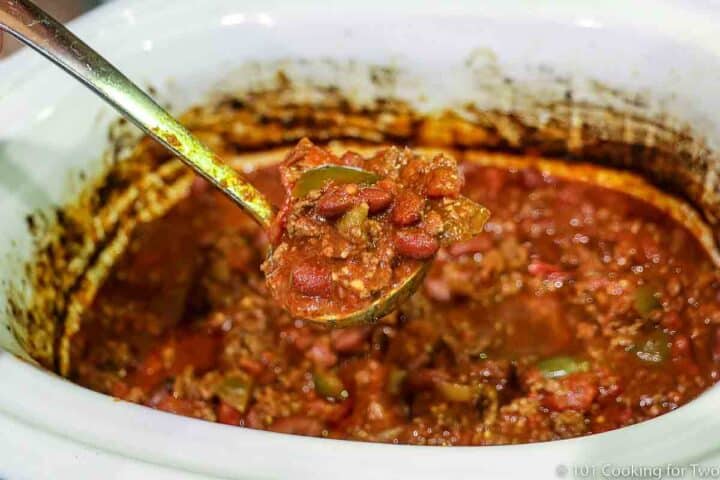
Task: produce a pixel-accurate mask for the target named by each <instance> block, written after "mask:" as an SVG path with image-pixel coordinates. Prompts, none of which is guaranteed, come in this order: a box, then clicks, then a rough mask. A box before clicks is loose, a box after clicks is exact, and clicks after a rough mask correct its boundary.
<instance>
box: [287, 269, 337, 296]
mask: <svg viewBox="0 0 720 480" xmlns="http://www.w3.org/2000/svg"><path fill="white" fill-rule="evenodd" d="M292 285H293V287H294V288H295V289H296V290H297V291H299V292H300V293H302V294H303V295H308V296H317V297H326V296H328V295H330V293H331V292H332V274H331V273H330V270H329V269H328V268H327V267H324V266H322V265H317V264H315V263H301V264H300V265H298V266H297V267H295V270H293V272H292Z"/></svg>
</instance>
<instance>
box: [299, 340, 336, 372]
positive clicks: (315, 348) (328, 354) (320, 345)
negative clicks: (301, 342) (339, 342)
mask: <svg viewBox="0 0 720 480" xmlns="http://www.w3.org/2000/svg"><path fill="white" fill-rule="evenodd" d="M305 356H306V357H307V358H309V359H310V360H312V362H313V364H315V366H317V367H322V368H328V367H332V366H333V365H335V364H336V363H337V360H338V358H337V355H335V352H333V351H332V349H331V348H330V345H329V344H328V343H327V341H324V339H323V338H320V339H318V340H316V341H315V343H313V345H312V347H310V349H309V350H308V351H307V353H306V354H305Z"/></svg>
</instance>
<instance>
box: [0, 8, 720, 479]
mask: <svg viewBox="0 0 720 480" xmlns="http://www.w3.org/2000/svg"><path fill="white" fill-rule="evenodd" d="M201 3H202V5H201ZM719 25H720V11H718V10H717V9H715V8H711V7H710V6H709V5H707V4H704V3H701V2H697V3H692V4H682V5H681V4H680V3H679V2H671V1H668V2H660V1H658V2H640V3H632V4H628V3H625V2H615V1H608V2H603V3H602V4H600V3H597V2H592V1H579V2H572V3H566V2H561V3H557V2H524V1H516V2H499V1H486V2H482V3H476V2H470V1H462V2H452V3H448V2H410V1H397V2H374V1H369V2H363V3H361V4H356V3H350V2H330V3H328V2H318V1H305V2H288V1H280V0H278V1H264V2H259V1H253V0H249V1H245V2H236V1H232V0H213V1H209V2H193V1H190V0H177V1H175V2H164V1H160V0H142V1H141V0H118V1H116V2H113V3H110V4H108V5H105V6H103V7H101V8H99V9H97V10H95V11H93V12H91V13H89V14H87V15H86V16H84V17H82V18H81V19H79V20H77V21H75V22H73V23H72V25H71V28H72V29H73V30H74V31H75V32H76V33H77V34H79V36H81V37H82V38H83V39H85V40H87V41H88V43H90V44H91V45H93V46H94V47H95V48H97V49H98V50H99V51H100V52H101V53H103V54H104V55H106V56H107V58H108V59H109V60H110V61H112V62H113V63H115V64H116V65H117V66H118V67H120V68H121V69H122V70H124V71H125V72H127V73H128V74H129V76H130V77H131V78H133V79H134V80H135V81H136V82H138V83H139V84H140V85H142V86H145V87H151V88H152V91H153V92H154V94H155V95H156V96H157V97H158V98H159V99H161V100H162V101H163V102H166V103H167V104H168V105H169V106H170V107H171V108H172V109H173V111H177V112H181V111H182V110H183V109H185V108H186V107H188V106H190V105H193V104H198V103H202V102H204V101H208V99H211V98H213V97H216V96H217V95H219V94H222V93H223V92H230V91H237V90H241V89H260V88H262V87H263V85H267V84H268V82H272V81H275V80H276V77H277V72H278V71H279V70H282V71H283V72H285V73H286V74H287V75H289V76H290V77H292V78H293V80H294V81H296V82H298V83H302V84H304V85H309V86H332V87H333V88H335V89H338V90H339V91H341V92H344V93H345V94H347V95H348V96H349V97H352V98H353V99H354V101H357V102H360V103H362V102H365V101H370V100H372V99H374V98H379V97H390V98H398V99H402V100H403V101H404V102H407V103H408V104H410V105H413V107H414V108H416V109H417V110H418V111H431V110H434V109H438V108H443V109H462V108H463V106H466V105H467V104H468V102H472V104H473V105H474V106H475V108H480V109H482V110H484V111H491V112H496V113H498V114H499V115H511V116H513V118H519V119H521V120H522V123H524V124H526V125H530V126H533V127H534V128H536V129H537V127H538V126H542V125H548V124H553V125H557V126H558V128H560V129H561V130H563V131H565V132H566V133H568V134H567V135H565V136H563V137H562V142H561V143H562V144H563V149H564V150H565V151H566V152H567V153H568V158H571V157H572V154H573V153H578V152H583V148H584V145H583V142H581V141H580V140H578V137H577V136H573V135H572V134H571V133H572V132H573V131H577V129H578V128H580V127H582V128H586V131H587V132H590V133H587V134H586V135H585V137H583V138H584V139H585V140H584V141H585V142H586V143H587V139H588V138H591V139H594V141H596V144H597V145H602V146H603V147H604V148H605V147H607V148H605V149H604V150H603V152H604V155H605V157H608V158H612V159H613V160H612V162H611V163H612V164H613V166H620V167H628V166H630V167H633V168H635V169H636V170H637V171H639V172H641V173H642V174H643V175H644V176H646V177H647V178H648V179H649V180H651V181H653V182H656V183H658V184H661V185H664V186H666V187H667V188H670V189H672V190H673V191H674V192H679V193H681V194H682V195H683V196H684V197H685V198H687V199H689V200H690V202H691V203H693V204H694V206H695V207H696V208H697V209H698V211H700V212H702V215H703V217H704V219H705V220H706V222H707V224H708V226H709V231H710V232H711V234H710V236H711V237H712V236H713V235H714V239H713V238H710V239H709V242H711V243H712V242H718V241H719V239H720V226H719V225H718V223H717V222H718V220H720V186H719V183H718V182H719V180H720V160H719V159H718V157H717V154H716V153H715V152H716V151H717V148H718V142H720V137H719V136H718V133H717V132H718V115H717V111H718V107H719V106H720V100H718V97H717V95H715V90H716V86H717V85H718V80H719V79H720V78H719V77H720V75H719V74H718V72H720V47H719V45H720V26H719ZM0 118H1V120H0V152H2V153H1V154H0V171H1V172H2V175H0V199H1V201H2V204H3V209H2V211H1V212H0V215H1V216H2V221H0V229H1V231H2V236H1V237H0V238H2V242H0V253H1V255H0V258H1V259H2V260H0V278H1V279H2V285H1V287H0V298H2V304H3V305H5V306H6V308H5V309H3V312H2V315H0V322H1V323H2V328H1V329H0V346H2V347H3V348H4V351H3V352H2V353H0V371H1V372H2V373H0V375H1V376H2V378H3V379H4V388H2V390H0V432H2V433H0V452H2V453H0V477H2V478H96V477H97V476H98V475H102V476H104V477H110V478H215V477H218V478H287V477H293V478H294V477H314V478H330V477H336V476H338V475H342V476H343V477H346V478H407V477H411V476H412V477H414V478H443V477H446V476H453V477H455V478H480V477H485V478H527V477H530V476H532V477H537V478H626V477H639V476H642V475H645V476H648V475H651V476H657V478H660V476H664V477H673V476H674V477H683V476H684V477H688V478H692V477H693V476H698V475H706V476H708V475H709V476H712V475H715V476H717V475H720V472H718V471H717V469H715V470H713V467H714V466H715V467H716V465H717V464H718V462H719V461H720V451H719V445H720V433H718V427H720V423H719V422H720V420H718V418H720V416H719V415H718V413H719V412H718V406H717V405H718V398H717V397H718V395H720V393H718V389H717V387H714V388H711V389H710V390H708V391H707V392H706V393H704V394H703V395H701V396H700V397H699V398H697V399H696V400H694V401H692V402H691V403H689V404H688V405H686V406H683V407H681V408H679V409H677V410H676V411H673V412H671V413H668V414H666V415H663V416H661V417H658V418H656V419H653V420H649V421H646V422H643V423H640V424H637V425H633V426H631V427H625V428H622V429H619V430H615V431H611V432H607V433H602V434H597V435H592V436H589V437H582V438H576V439H571V440H562V441H553V442H546V443H538V444H527V445H512V446H496V447H453V448H437V447H418V446H403V445H381V444H366V443H359V442H350V441H338V440H325V439H316V438H305V437H299V436H290V435H283V434H276V433H270V432H262V431H254V430H249V429H238V428H232V427H228V426H224V425H219V424H212V423H207V422H203V421H199V420H194V419H188V418H183V417H179V416H174V415H170V414H167V413H163V412H158V411H153V410H150V409H147V408H144V407H141V406H138V405H134V404H130V403H127V402H122V401H118V400H116V399H113V398H112V397H109V396H105V395H101V394H98V393H95V392H92V391H90V390H87V389H84V388H82V387H79V386H77V385H74V384H72V383H70V382H68V381H66V380H65V379H63V378H62V376H61V375H59V374H58V373H56V371H51V370H49V369H47V368H44V367H43V366H41V365H47V364H48V363H47V362H45V361H43V358H47V356H48V355H49V356H53V355H55V352H53V351H52V350H53V348H55V347H54V346H52V345H51V346H47V345H46V343H47V342H46V343H43V339H42V335H40V336H39V337H38V335H37V330H38V329H40V330H41V326H42V325H45V324H47V323H48V321H49V320H48V319H44V318H38V317H37V314H34V315H32V314H30V313H32V312H29V311H24V310H23V308H24V307H25V306H27V305H29V304H30V303H31V302H32V299H33V298H34V296H35V295H37V294H38V292H39V290H40V287H41V286H40V285H39V284H38V283H37V279H36V278H34V277H33V276H32V271H31V270H32V269H31V268H27V265H31V264H33V261H34V258H35V257H34V256H35V255H36V253H37V252H36V245H37V243H36V242H37V241H38V239H37V236H36V234H35V233H34V232H35V231H36V228H35V227H36V225H33V224H34V223H35V222H36V221H35V220H31V221H29V219H31V218H32V219H35V218H38V217H37V215H38V212H40V213H42V212H51V211H54V210H55V209H57V208H58V207H59V206H61V205H65V204H67V203H68V202H70V201H72V200H73V199H76V198H77V197H78V196H79V195H81V194H82V192H84V191H85V189H86V187H87V186H88V185H89V184H90V183H91V182H92V181H93V179H95V178H97V176H98V175H100V174H101V173H102V172H103V171H105V170H106V169H107V168H109V167H110V164H111V163H112V162H114V161H117V159H118V156H117V155H116V154H117V151H113V149H112V148H111V149H110V150H108V147H109V141H108V132H109V131H114V132H115V133H114V134H113V135H111V137H112V140H113V141H114V142H115V144H117V141H118V135H122V133H121V134H118V133H117V130H116V128H115V127H116V126H117V115H116V114H115V113H114V112H113V111H112V110H111V109H110V108H109V107H108V106H106V105H104V104H103V103H101V102H100V101H99V100H97V99H96V98H95V97H93V96H92V95H90V94H89V93H88V92H87V91H86V90H84V89H83V88H82V87H81V86H79V85H77V84H75V83H74V82H72V81H71V80H70V79H68V78H66V77H65V76H64V74H62V73H61V72H59V71H58V70H56V69H55V68H54V67H53V66H51V65H49V64H48V63H46V62H45V61H44V60H42V59H41V58H39V57H38V56H36V55H35V54H33V53H32V52H30V51H23V52H20V53H18V54H16V55H14V56H12V57H11V58H9V59H8V60H6V61H3V62H2V63H0ZM515 133H518V132H515ZM129 135H132V133H130V134H129ZM507 135H508V136H507V138H506V141H507V142H509V144H510V146H513V145H512V142H513V141H516V142H521V141H522V139H523V137H522V135H520V134H518V135H519V136H518V135H516V136H515V137H513V136H512V132H509V133H508V134H507ZM513 139H514V140H513ZM638 144H640V145H644V146H645V147H647V148H649V149H655V151H657V152H660V154H659V155H656V156H655V157H653V160H652V161H648V162H647V163H642V161H640V163H639V164H632V165H629V164H628V162H630V163H632V161H631V160H629V159H628V158H629V156H627V155H623V154H622V152H624V151H629V149H628V148H627V146H628V145H638ZM608 145H610V147H608ZM514 146H515V147H519V146H520V145H514ZM116 150H117V149H116ZM608 152H610V154H609V155H608ZM113 153H114V154H113ZM599 158H600V156H598V161H599ZM624 162H625V163H624ZM70 267H71V266H70ZM70 267H69V268H70ZM48 282H50V283H52V279H49V280H48ZM44 293H47V292H44ZM51 313H52V311H51V310H46V311H43V314H46V315H51ZM30 337H32V338H33V339H34V340H33V341H29V340H28V338H30ZM38 338H39V339H38ZM50 343H52V342H50ZM38 361H39V363H38ZM57 370H58V371H61V370H62V369H61V368H59V367H58V369H57ZM100 472H102V473H100ZM703 472H704V473H703Z"/></svg>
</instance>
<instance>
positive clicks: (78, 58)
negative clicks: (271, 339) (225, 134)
mask: <svg viewBox="0 0 720 480" xmlns="http://www.w3.org/2000/svg"><path fill="white" fill-rule="evenodd" d="M0 30H4V31H6V32H8V33H10V34H11V35H13V36H15V37H16V38H17V39H18V40H20V41H21V42H23V43H25V44H27V45H28V46H30V47H32V48H33V49H35V50H36V51H37V52H39V53H41V54H42V55H44V56H45V57H46V58H48V59H49V60H50V61H52V62H53V63H55V64H56V65H58V66H60V67H61V68H62V69H63V70H65V71H66V72H67V73H69V74H70V75H72V76H73V77H75V78H76V79H77V80H79V81H80V82H81V83H82V84H84V85H85V86H86V87H88V88H89V89H91V90H92V91H94V92H95V93H96V94H97V95H98V96H99V97H100V98H102V99H103V100H105V101H106V102H107V103H109V104H110V105H112V106H113V107H115V109H116V110H118V111H119V112H120V113H121V114H122V115H123V116H124V117H125V118H127V119H128V120H130V121H131V122H133V123H134V124H135V125H137V126H138V127H140V128H141V129H142V130H143V131H145V133H147V134H148V135H150V136H151V137H153V138H154V139H155V140H157V141H158V142H160V143H161V144H162V145H164V146H165V148H167V149H168V150H170V151H172V152H173V153H174V154H175V155H177V157H178V158H180V160H182V161H183V162H185V163H186V164H187V165H188V166H189V167H191V168H192V169H193V170H195V172H197V173H198V174H200V175H201V176H202V177H204V178H205V179H206V180H208V181H209V182H210V183H212V184H213V185H214V186H215V187H217V188H218V189H220V190H221V191H222V192H223V193H225V194H226V195H227V196H228V197H230V198H231V199H232V200H233V201H234V202H235V203H237V204H238V205H239V206H240V207H242V208H243V210H245V211H246V212H247V213H249V214H250V215H251V216H252V217H253V218H254V219H255V220H256V221H257V222H258V223H259V224H260V225H261V226H262V227H263V228H264V229H266V230H267V229H268V228H269V227H270V224H271V223H272V219H273V216H274V211H273V208H272V206H271V205H270V203H269V202H268V201H267V199H266V198H265V196H264V195H263V194H262V193H260V191H258V190H257V189H256V188H255V187H254V186H253V185H251V184H250V183H249V182H248V181H247V180H245V179H244V178H243V177H242V175H240V173H238V172H237V171H236V170H234V169H232V168H231V167H229V166H228V165H225V164H224V163H222V161H221V160H220V159H219V158H218V157H217V155H215V154H214V153H213V152H212V151H211V150H210V149H209V148H208V147H206V146H205V145H204V144H203V143H202V142H201V141H200V140H198V139H197V138H196V137H195V136H194V135H193V134H192V133H190V131H188V130H187V129H186V128H185V127H183V126H182V125H181V124H180V123H179V122H178V121H177V120H175V119H174V118H173V117H172V115H170V114H169V113H168V112H167V111H165V109H163V108H162V107H161V106H160V105H158V104H157V103H156V102H155V101H154V100H153V99H152V98H150V96H148V95H147V94H146V93H145V92H143V91H142V90H141V89H140V88H139V87H137V86H136V85H135V84H134V83H133V82H131V81H130V80H129V79H128V78H127V77H126V76H125V75H123V74H122V73H121V72H120V71H119V70H118V69H117V68H115V67H114V66H112V65H111V64H110V62H108V61H107V60H105V59H104V58H103V57H102V56H101V55H100V54H99V53H97V52H96V51H95V50H93V49H92V48H90V47H89V46H88V45H87V44H86V43H85V42H83V41H82V40H80V39H79V38H78V37H76V36H75V35H74V34H73V33H72V32H70V31H69V30H68V29H67V28H65V27H64V26H63V25H62V24H61V23H60V22H58V21H57V20H55V19H54V18H52V17H51V16H50V15H48V14H47V13H46V12H45V11H43V10H42V9H41V8H39V7H38V6H37V5H35V4H33V3H32V2H31V1H29V0H0ZM428 265H429V262H425V263H423V264H422V265H421V266H420V267H418V269H417V270H415V271H414V272H413V273H412V274H411V275H409V276H408V277H407V278H406V279H405V280H404V281H403V282H402V283H401V284H400V285H399V286H397V287H396V288H394V289H393V290H391V291H390V292H388V293H387V294H386V295H384V296H383V297H381V298H379V299H377V300H375V301H374V302H373V303H371V304H370V305H368V306H367V307H365V308H363V309H361V310H357V311H354V312H350V313H345V314H342V315H325V316H322V317H315V318H308V320H311V321H314V322H319V323H324V324H328V325H331V326H347V325H353V324H359V323H366V322H372V321H375V320H376V319H378V318H380V317H382V316H384V315H386V314H388V313H390V312H391V311H392V310H394V309H395V308H396V306H397V305H398V304H399V303H400V302H402V301H403V300H404V299H406V298H407V297H409V296H410V295H411V294H412V293H413V292H414V291H415V290H417V288H418V286H419V285H420V283H421V281H422V278H423V276H424V274H425V272H426V271H427V267H428Z"/></svg>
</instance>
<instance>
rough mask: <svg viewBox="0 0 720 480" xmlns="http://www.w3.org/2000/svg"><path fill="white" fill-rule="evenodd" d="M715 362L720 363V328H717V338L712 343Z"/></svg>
mask: <svg viewBox="0 0 720 480" xmlns="http://www.w3.org/2000/svg"><path fill="white" fill-rule="evenodd" d="M712 355H713V360H714V361H715V362H717V363H720V327H717V328H715V338H714V339H713V343H712Z"/></svg>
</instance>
